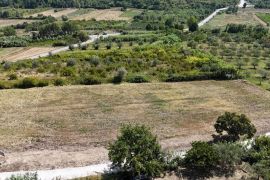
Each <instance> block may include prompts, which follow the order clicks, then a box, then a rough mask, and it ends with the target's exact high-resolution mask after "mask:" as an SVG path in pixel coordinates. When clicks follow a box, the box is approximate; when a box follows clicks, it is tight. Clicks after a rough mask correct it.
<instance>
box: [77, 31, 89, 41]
mask: <svg viewBox="0 0 270 180" xmlns="http://www.w3.org/2000/svg"><path fill="white" fill-rule="evenodd" d="M78 37H79V39H80V41H81V42H85V41H87V40H88V39H89V36H88V34H87V33H86V32H79V33H78Z"/></svg>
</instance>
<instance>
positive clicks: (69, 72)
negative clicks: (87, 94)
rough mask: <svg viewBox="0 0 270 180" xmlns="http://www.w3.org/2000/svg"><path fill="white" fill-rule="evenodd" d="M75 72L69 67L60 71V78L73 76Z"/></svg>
mask: <svg viewBox="0 0 270 180" xmlns="http://www.w3.org/2000/svg"><path fill="white" fill-rule="evenodd" d="M75 74H76V73H75V70H74V69H73V68H70V67H65V68H63V69H62V70H61V75H62V76H75Z"/></svg>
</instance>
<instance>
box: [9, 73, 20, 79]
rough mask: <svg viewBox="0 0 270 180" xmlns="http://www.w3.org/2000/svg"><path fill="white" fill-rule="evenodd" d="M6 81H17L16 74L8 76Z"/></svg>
mask: <svg viewBox="0 0 270 180" xmlns="http://www.w3.org/2000/svg"><path fill="white" fill-rule="evenodd" d="M8 79H9V80H17V79H18V76H17V74H15V73H12V74H9V75H8Z"/></svg>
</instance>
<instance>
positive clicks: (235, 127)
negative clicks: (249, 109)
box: [214, 112, 256, 141]
mask: <svg viewBox="0 0 270 180" xmlns="http://www.w3.org/2000/svg"><path fill="white" fill-rule="evenodd" d="M214 127H215V129H216V132H217V133H219V134H220V135H223V132H224V131H225V132H226V133H227V135H228V136H229V137H230V139H231V140H233V141H236V140H239V139H240V137H241V136H246V137H247V138H252V137H253V136H254V135H255V133H256V128H255V126H254V125H253V124H252V123H251V121H250V120H249V119H248V118H247V117H246V116H245V115H244V114H241V115H238V114H236V113H230V112H225V114H223V115H221V116H219V117H218V119H217V121H216V123H215V125H214Z"/></svg>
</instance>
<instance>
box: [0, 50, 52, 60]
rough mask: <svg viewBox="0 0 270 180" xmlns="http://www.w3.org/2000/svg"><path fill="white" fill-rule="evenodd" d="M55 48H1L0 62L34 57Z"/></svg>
mask: <svg viewBox="0 0 270 180" xmlns="http://www.w3.org/2000/svg"><path fill="white" fill-rule="evenodd" d="M55 49H57V48H54V47H18V48H3V49H0V60H5V61H11V62H14V61H19V60H23V59H28V58H30V57H33V56H35V55H40V54H42V53H47V52H50V51H52V50H55Z"/></svg>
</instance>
